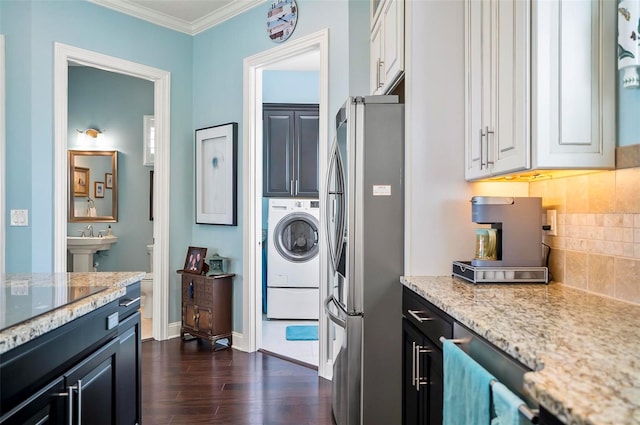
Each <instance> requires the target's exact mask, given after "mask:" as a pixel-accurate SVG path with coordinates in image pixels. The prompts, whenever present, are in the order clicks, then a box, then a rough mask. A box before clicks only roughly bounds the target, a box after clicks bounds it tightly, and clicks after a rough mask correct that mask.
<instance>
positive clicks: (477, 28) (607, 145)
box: [465, 0, 615, 180]
mask: <svg viewBox="0 0 640 425" xmlns="http://www.w3.org/2000/svg"><path fill="white" fill-rule="evenodd" d="M465 29H466V33H465V67H466V69H465V97H466V99H465V100H466V104H465V108H466V109H465V112H466V132H465V143H466V152H465V153H466V158H465V166H466V168H465V177H466V179H467V180H476V179H482V178H487V177H493V176H500V175H506V174H518V172H525V171H534V170H553V169H586V168H612V167H613V166H614V153H615V49H614V47H615V42H614V37H615V2H612V1H610V0H602V1H590V0H566V1H565V0H561V1H546V0H544V1H539V2H538V1H521V0H465ZM530 70H531V71H530Z"/></svg>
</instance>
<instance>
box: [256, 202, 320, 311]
mask: <svg viewBox="0 0 640 425" xmlns="http://www.w3.org/2000/svg"><path fill="white" fill-rule="evenodd" d="M319 218H320V205H319V202H318V200H315V199H291V198H285V199H281V198H271V199H269V217H268V232H267V241H268V246H267V318H269V319H315V320H317V319H318V317H319V297H320V293H319V283H320V282H319V281H320V258H319V255H318V242H319V241H318V237H319V236H318V228H319V226H320V224H319V221H318V220H319Z"/></svg>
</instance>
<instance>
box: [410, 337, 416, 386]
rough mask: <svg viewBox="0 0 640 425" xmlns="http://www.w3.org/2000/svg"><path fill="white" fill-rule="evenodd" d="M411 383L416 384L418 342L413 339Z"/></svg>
mask: <svg viewBox="0 0 640 425" xmlns="http://www.w3.org/2000/svg"><path fill="white" fill-rule="evenodd" d="M411 344H412V345H413V347H412V348H411V385H412V386H414V387H415V386H416V342H415V341H411Z"/></svg>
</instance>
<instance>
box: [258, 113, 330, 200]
mask: <svg viewBox="0 0 640 425" xmlns="http://www.w3.org/2000/svg"><path fill="white" fill-rule="evenodd" d="M262 134H263V140H264V142H263V149H264V152H263V180H262V181H263V183H262V184H263V189H262V194H263V196H265V197H280V198H287V197H308V198H317V197H318V190H319V183H318V182H319V178H318V105H316V104H310V105H305V104H286V103H265V104H264V105H263V133H262Z"/></svg>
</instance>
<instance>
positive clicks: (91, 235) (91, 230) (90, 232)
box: [87, 225, 93, 238]
mask: <svg viewBox="0 0 640 425" xmlns="http://www.w3.org/2000/svg"><path fill="white" fill-rule="evenodd" d="M87 230H88V231H89V237H90V238H92V237H93V226H91V225H88V226H87Z"/></svg>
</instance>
